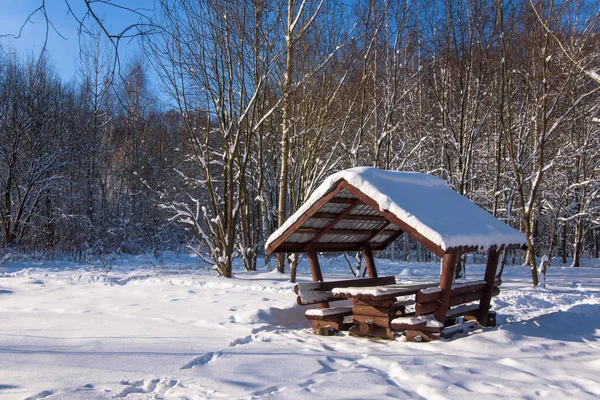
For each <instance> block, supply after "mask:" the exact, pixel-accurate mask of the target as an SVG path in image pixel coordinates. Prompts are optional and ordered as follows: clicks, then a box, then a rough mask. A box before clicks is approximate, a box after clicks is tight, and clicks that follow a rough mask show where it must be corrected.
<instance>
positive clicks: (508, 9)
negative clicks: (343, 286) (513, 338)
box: [0, 0, 600, 284]
mask: <svg viewBox="0 0 600 400" xmlns="http://www.w3.org/2000/svg"><path fill="white" fill-rule="evenodd" d="M41 3H42V6H43V7H46V6H45V3H43V2H41ZM88 3H89V4H88V9H89V12H88V14H86V15H85V18H83V19H81V20H80V23H81V24H82V27H85V28H86V29H82V39H81V42H82V47H81V53H80V56H79V60H77V63H78V71H79V78H78V79H77V80H75V81H69V82H64V81H62V80H61V79H60V78H59V76H58V74H57V73H56V71H55V69H54V67H53V64H52V59H51V57H47V56H45V55H44V54H43V53H42V54H41V55H39V56H28V57H27V56H25V55H23V54H15V53H14V52H10V51H8V48H4V47H3V48H2V51H0V220H1V225H2V228H1V234H0V259H2V255H3V254H7V253H10V252H15V251H24V252H39V253H41V254H44V255H45V256H46V257H53V256H57V255H65V254H68V255H72V256H75V257H81V258H86V257H100V256H102V255H105V254H112V253H132V254H137V253H142V252H161V251H165V250H184V249H191V250H192V251H194V252H195V253H196V254H197V255H198V256H200V257H202V258H203V259H204V260H206V261H207V262H209V263H211V264H213V265H214V267H215V270H216V271H217V272H218V273H219V274H220V275H223V276H226V277H230V276H231V271H232V262H233V260H234V259H235V258H239V259H241V260H242V262H243V264H244V267H245V268H246V269H247V270H256V269H257V268H259V267H260V268H262V260H264V263H265V264H269V265H272V266H273V267H275V266H276V267H277V269H278V270H280V271H281V272H283V271H284V270H286V269H287V268H290V267H291V268H295V265H297V263H298V257H299V256H298V255H297V254H291V255H289V256H288V257H287V258H285V257H283V256H282V257H280V258H279V259H277V260H276V259H269V257H265V256H264V242H265V241H266V239H267V238H268V237H269V235H270V234H271V233H272V232H273V231H274V230H275V229H277V227H278V226H279V225H281V224H282V223H283V221H285V219H286V217H288V216H289V215H290V214H291V213H293V212H294V211H295V210H296V209H297V208H298V207H300V205H301V204H302V203H303V202H304V201H305V200H306V199H307V198H308V197H309V196H310V194H311V193H312V191H314V189H315V188H316V187H317V186H318V185H319V184H320V182H322V180H323V179H324V178H325V177H327V176H328V175H330V174H332V173H333V172H336V171H339V170H342V169H345V168H351V167H355V166H363V165H368V166H376V167H378V168H381V169H390V170H404V171H419V172H426V173H429V174H433V175H435V176H438V177H440V178H443V179H445V180H446V181H448V183H449V184H450V186H451V187H452V188H453V189H454V190H456V191H457V192H458V193H460V194H462V195H464V196H466V197H468V198H469V199H471V200H472V201H474V202H475V203H476V204H478V205H479V206H481V207H483V208H485V209H486V210H488V211H489V212H490V213H491V214H493V215H494V216H496V217H497V218H499V219H501V220H503V221H505V222H507V223H508V224H510V225H512V226H514V227H516V228H517V229H519V230H521V231H523V232H525V234H526V236H527V240H528V243H529V249H528V250H527V251H524V252H522V254H513V255H512V256H513V258H515V259H516V262H521V263H528V264H529V265H530V266H532V267H537V265H538V264H539V261H540V258H541V257H542V256H543V255H544V254H547V255H550V256H553V257H558V258H559V260H560V259H561V258H562V262H563V263H566V262H567V257H568V258H569V259H572V260H573V261H572V265H573V266H574V267H577V266H579V264H580V260H581V258H582V257H595V258H598V256H599V247H600V232H599V229H600V196H599V190H600V75H598V73H599V72H600V51H599V43H600V40H599V39H600V24H599V23H598V22H599V18H600V9H599V5H598V3H597V2H594V1H586V0H575V1H548V0H536V1H533V0H532V1H516V0H515V1H511V0H483V1H480V0H426V1H419V0H398V1H389V0H371V1H324V0H287V1H282V0H280V1H267V0H239V1H235V2H232V1H227V0H205V1H200V2H189V1H185V0H158V1H156V2H155V3H154V8H153V9H151V10H144V11H140V10H137V9H130V11H131V12H132V13H136V15H139V20H138V23H137V24H135V25H133V26H131V27H130V30H128V31H126V32H121V33H119V34H112V33H111V32H107V31H106V30H105V29H104V27H105V26H104V25H103V24H102V22H103V21H107V20H109V19H110V14H108V13H107V15H106V17H98V16H97V14H94V13H93V11H94V8H93V7H94V6H95V5H94V2H88ZM104 3H105V4H104V6H109V7H110V6H113V7H116V4H117V3H116V2H114V3H113V2H110V1H109V2H104ZM119 4H120V3H119ZM124 4H126V2H125V3H124ZM32 11H34V10H32ZM42 11H43V9H42ZM102 18H105V19H102ZM125 38H130V40H137V41H139V43H140V52H139V53H138V54H135V55H128V54H123V53H122V52H119V41H120V40H124V39H125ZM165 99H166V101H163V100H165ZM165 104H166V105H165ZM380 256H381V257H390V258H403V259H406V258H407V257H413V258H416V259H418V260H425V259H428V258H431V257H432V255H431V254H428V251H427V250H426V249H424V248H422V246H421V245H419V244H418V243H416V242H414V241H412V240H409V239H404V238H401V239H399V240H398V241H397V243H395V245H394V246H392V248H391V249H389V250H386V252H385V253H384V254H382V255H380ZM259 263H261V265H258V264H259ZM535 282H536V280H535V278H534V284H535Z"/></svg>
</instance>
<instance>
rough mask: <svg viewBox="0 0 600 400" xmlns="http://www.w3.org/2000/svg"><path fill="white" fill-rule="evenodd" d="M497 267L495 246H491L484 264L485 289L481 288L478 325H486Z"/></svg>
mask: <svg viewBox="0 0 600 400" xmlns="http://www.w3.org/2000/svg"><path fill="white" fill-rule="evenodd" d="M497 268H498V251H497V250H496V248H495V247H492V248H491V249H490V250H489V251H488V259H487V264H486V266H485V277H484V279H485V284H486V285H485V289H483V296H482V297H481V300H480V301H479V312H478V313H477V322H479V325H481V326H486V325H487V319H488V312H489V310H490V303H491V301H492V294H493V291H494V282H495V280H496V269H497Z"/></svg>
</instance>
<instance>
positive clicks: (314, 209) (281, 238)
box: [265, 179, 354, 254]
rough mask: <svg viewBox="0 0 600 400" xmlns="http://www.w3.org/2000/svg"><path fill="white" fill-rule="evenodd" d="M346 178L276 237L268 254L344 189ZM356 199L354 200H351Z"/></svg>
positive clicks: (267, 251) (267, 249) (268, 248)
mask: <svg viewBox="0 0 600 400" xmlns="http://www.w3.org/2000/svg"><path fill="white" fill-rule="evenodd" d="M344 182H345V180H343V179H342V180H340V182H338V184H337V185H335V186H334V187H333V188H332V189H331V191H330V192H329V193H327V194H326V195H324V196H323V197H321V198H320V199H319V200H317V201H316V202H315V204H313V205H312V206H311V207H310V208H309V209H308V210H307V211H306V212H305V213H304V214H303V215H301V216H300V218H298V220H297V221H296V222H294V223H293V224H292V225H291V226H290V227H289V228H288V229H287V230H286V231H285V232H284V233H283V234H282V235H281V236H279V237H278V238H277V239H275V240H274V241H273V242H272V243H271V244H269V246H268V247H267V248H266V250H265V252H266V253H267V254H270V253H273V252H274V251H275V250H276V249H277V248H278V247H279V246H280V245H281V244H282V243H283V242H285V241H286V240H287V239H288V238H289V237H290V236H291V235H292V234H293V233H294V232H295V231H296V230H298V229H299V228H300V227H301V226H302V225H304V223H305V222H306V221H308V219H309V218H310V216H311V215H312V214H314V213H316V212H317V211H319V210H320V209H321V207H323V206H324V205H325V204H327V202H328V201H329V200H331V199H333V197H334V196H335V195H337V194H338V193H339V191H340V190H342V189H343V186H344V185H343V183H344ZM351 201H354V200H351Z"/></svg>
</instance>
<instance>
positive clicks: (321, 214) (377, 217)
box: [310, 213, 387, 222]
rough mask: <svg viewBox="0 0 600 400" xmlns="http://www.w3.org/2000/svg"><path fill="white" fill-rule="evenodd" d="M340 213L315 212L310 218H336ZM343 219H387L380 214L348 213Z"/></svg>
mask: <svg viewBox="0 0 600 400" xmlns="http://www.w3.org/2000/svg"><path fill="white" fill-rule="evenodd" d="M338 215H340V214H328V213H315V214H313V215H312V216H311V217H310V218H311V219H313V218H315V219H336V218H337V217H338ZM342 220H343V221H344V220H352V221H381V222H383V221H387V219H385V218H384V217H382V216H381V215H352V214H348V215H346V216H344V218H343V219H342Z"/></svg>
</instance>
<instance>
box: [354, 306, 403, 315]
mask: <svg viewBox="0 0 600 400" xmlns="http://www.w3.org/2000/svg"><path fill="white" fill-rule="evenodd" d="M352 314H353V315H367V316H371V317H380V318H390V316H393V310H392V307H391V306H390V307H374V306H366V305H354V306H353V307H352Z"/></svg>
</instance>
